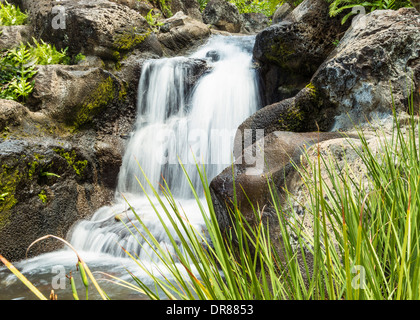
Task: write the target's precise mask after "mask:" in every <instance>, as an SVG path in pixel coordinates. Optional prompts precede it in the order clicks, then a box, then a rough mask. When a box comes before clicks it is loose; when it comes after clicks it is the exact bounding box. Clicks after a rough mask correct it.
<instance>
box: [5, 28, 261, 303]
mask: <svg viewBox="0 0 420 320" xmlns="http://www.w3.org/2000/svg"><path fill="white" fill-rule="evenodd" d="M253 42H254V38H253V37H241V38H233V37H220V36H219V37H214V38H212V39H210V41H209V42H208V43H207V44H206V45H204V46H203V47H201V48H200V49H199V50H198V51H197V52H195V53H194V54H193V55H191V56H190V57H178V58H169V59H160V60H151V61H148V62H146V63H145V65H144V66H143V69H142V74H141V77H140V83H139V99H138V117H137V122H136V126H135V130H134V132H133V134H132V136H131V138H130V141H129V143H128V145H127V149H126V152H125V155H124V158H123V164H122V166H121V169H120V174H119V179H118V187H117V190H116V197H115V205H113V206H109V207H103V208H101V209H99V210H98V211H97V212H96V213H95V214H94V215H93V217H92V218H91V219H90V220H83V221H80V222H79V223H77V224H76V225H75V226H74V227H73V228H72V230H71V232H70V233H69V236H68V239H69V242H70V243H71V244H72V245H73V246H74V247H75V248H76V249H77V250H78V251H79V253H80V255H81V256H82V257H83V258H84V259H85V260H86V261H87V263H90V264H91V265H92V266H93V268H94V269H98V270H104V271H107V272H109V271H110V270H113V272H115V273H116V274H118V275H119V276H121V275H123V277H125V278H126V279H128V278H129V277H128V274H127V273H126V272H124V270H123V269H122V267H121V266H122V265H126V266H127V267H129V269H130V271H132V272H133V273H135V274H136V276H138V277H139V278H140V279H141V280H143V281H145V282H146V283H147V278H146V275H145V274H143V273H142V272H141V271H140V270H138V268H136V267H135V265H134V264H133V261H131V260H130V259H128V258H127V255H126V253H124V251H123V250H122V249H121V247H124V248H125V249H126V250H127V251H128V252H130V253H132V254H135V255H138V257H139V259H140V261H142V263H144V264H146V265H147V264H149V265H150V266H151V268H153V267H152V265H153V260H154V259H155V258H154V257H153V256H151V255H150V252H149V251H148V250H145V249H142V246H141V245H140V244H139V242H140V243H142V244H143V243H144V240H143V239H141V237H133V236H132V235H131V233H130V231H129V230H128V229H127V228H126V227H124V225H123V224H122V223H121V222H118V221H116V220H115V216H116V215H119V216H120V217H122V219H123V221H125V222H130V220H129V219H132V220H135V219H134V217H133V214H132V212H131V210H129V207H128V205H127V204H126V202H125V201H124V199H123V198H122V197H121V195H124V197H126V199H127V200H128V202H129V203H130V205H131V206H132V207H134V208H135V211H136V213H137V214H139V216H140V217H141V219H142V221H143V222H144V223H145V224H146V226H147V228H148V229H149V230H150V231H151V232H152V234H153V235H154V237H155V238H156V239H157V240H158V241H159V242H160V244H161V245H165V246H166V247H167V248H168V250H170V251H171V250H173V248H172V246H171V244H170V242H169V239H168V237H167V236H166V233H165V231H164V229H163V227H162V225H161V223H160V222H159V220H158V218H157V217H156V213H155V212H154V210H153V208H152V206H151V204H150V203H149V200H148V199H147V198H146V197H145V196H144V194H143V193H142V191H141V188H140V185H139V181H140V183H141V184H142V185H144V186H147V182H146V179H145V177H144V176H143V174H142V172H141V170H140V168H139V166H141V168H142V169H143V170H144V172H145V174H146V175H147V177H148V179H149V180H150V182H151V183H152V185H153V187H154V188H156V189H159V184H161V183H163V178H164V179H165V181H166V183H167V184H168V185H169V187H170V189H171V191H172V193H173V194H174V196H175V197H176V200H177V202H178V203H179V204H180V206H182V208H183V209H184V212H185V214H186V215H187V216H188V219H189V220H190V222H191V223H192V224H193V225H194V226H195V227H196V228H197V229H198V230H200V229H202V228H203V226H204V224H203V219H202V216H201V212H200V210H199V209H198V207H197V203H196V201H195V200H193V198H192V193H191V191H190V187H189V185H188V183H187V180H186V179H185V175H184V173H183V172H182V168H181V166H180V165H179V163H178V161H179V160H178V159H180V161H181V162H182V163H183V164H184V165H185V168H186V170H187V172H188V175H189V176H190V179H191V181H192V182H193V185H194V187H195V188H196V189H197V190H200V189H201V182H200V179H199V175H198V172H197V170H196V168H195V161H197V162H199V163H200V164H205V166H206V172H207V178H208V181H211V179H212V178H213V177H214V176H216V175H217V174H218V173H219V172H221V171H222V170H223V169H224V168H225V167H226V166H228V165H229V164H230V163H231V161H232V149H233V137H234V135H235V131H236V128H237V127H238V126H239V125H240V124H241V122H242V121H243V120H244V119H246V118H247V117H249V116H250V115H251V114H252V113H254V112H255V111H256V110H257V109H258V108H259V106H260V105H259V104H260V101H259V94H258V85H257V81H256V76H255V72H254V70H253V68H252V59H251V56H252V54H251V52H252V47H253ZM209 52H210V53H213V54H214V53H215V52H217V56H218V58H216V59H211V58H209V57H208V56H209V54H208V53H209ZM197 59H201V60H204V61H205V63H207V65H208V67H209V70H208V71H207V72H206V73H205V74H204V75H203V76H201V78H200V79H199V80H198V81H197V83H196V84H195V86H194V87H193V88H189V87H188V85H187V83H186V81H185V80H186V79H188V77H191V76H192V70H193V69H192V68H196V67H197V64H200V63H201V64H202V63H203V62H202V61H201V62H200V61H199V60H197ZM137 179H138V180H139V181H138V180H137ZM146 190H147V191H148V192H150V188H149V187H146ZM149 194H150V193H149ZM152 201H153V202H154V203H155V204H156V205H157V203H156V199H152ZM203 204H205V201H204V200H203ZM135 225H136V227H137V228H139V229H140V230H141V228H140V225H139V224H138V223H135ZM74 262H75V258H74V254H73V253H72V252H71V251H70V250H67V249H64V250H60V251H57V252H53V253H49V254H45V255H41V256H38V257H35V258H32V259H29V260H24V261H22V262H19V263H17V264H16V267H17V268H18V269H20V270H23V272H24V274H25V273H26V274H28V275H32V276H34V275H38V277H40V276H41V275H43V276H44V277H51V276H52V274H51V267H52V266H54V265H64V266H65V267H66V270H67V269H68V268H70V266H72V264H73V265H74ZM72 268H73V267H72ZM73 269H74V268H73ZM136 270H137V271H136ZM0 276H1V278H0V299H1V298H2V293H1V291H2V290H3V289H2V288H4V287H5V286H6V290H8V289H7V288H10V290H11V291H12V289H11V287H12V285H13V283H15V281H14V280H13V277H14V276H8V277H5V270H4V269H3V270H2V269H0ZM37 279H40V278H37ZM47 282H48V281H47ZM41 283H42V281H41ZM46 285H47V284H46ZM112 290H113V289H111V291H112ZM18 292H19V291H18ZM17 294H18V293H17ZM124 294H127V293H122V295H124ZM6 295H7V294H6ZM11 298H13V297H11Z"/></svg>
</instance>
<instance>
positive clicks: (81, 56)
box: [73, 53, 86, 64]
mask: <svg viewBox="0 0 420 320" xmlns="http://www.w3.org/2000/svg"><path fill="white" fill-rule="evenodd" d="M85 59H86V56H85V55H84V54H82V53H78V54H77V55H75V56H74V58H73V64H78V63H79V62H80V61H83V60H85Z"/></svg>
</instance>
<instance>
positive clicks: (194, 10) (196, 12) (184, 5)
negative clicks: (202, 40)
mask: <svg viewBox="0 0 420 320" xmlns="http://www.w3.org/2000/svg"><path fill="white" fill-rule="evenodd" d="M170 4H171V11H172V13H174V14H175V13H176V12H179V11H182V12H184V13H185V14H186V15H188V16H190V17H191V18H193V19H195V20H198V21H200V22H203V17H202V16H201V12H200V5H199V4H198V1H197V0H171V2H170Z"/></svg>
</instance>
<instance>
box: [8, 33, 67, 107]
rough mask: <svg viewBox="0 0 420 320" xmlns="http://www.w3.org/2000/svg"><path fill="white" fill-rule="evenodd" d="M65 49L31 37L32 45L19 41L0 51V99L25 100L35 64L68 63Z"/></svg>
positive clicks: (34, 71) (30, 85)
mask: <svg viewBox="0 0 420 320" xmlns="http://www.w3.org/2000/svg"><path fill="white" fill-rule="evenodd" d="M66 51H67V49H65V50H61V51H58V50H57V49H56V48H55V47H54V46H52V45H51V44H48V43H45V42H44V41H42V40H41V43H39V42H38V41H37V40H36V39H33V45H31V44H26V45H25V44H23V43H21V44H20V45H19V46H18V47H16V48H13V49H10V50H7V51H4V52H2V53H0V88H1V91H0V99H8V100H25V99H26V98H27V97H28V95H29V94H30V93H31V92H32V90H33V87H34V82H33V81H31V78H32V77H33V76H34V75H35V74H36V72H37V70H36V69H35V68H36V65H46V64H68V63H69V61H70V58H69V57H68V56H67V55H66Z"/></svg>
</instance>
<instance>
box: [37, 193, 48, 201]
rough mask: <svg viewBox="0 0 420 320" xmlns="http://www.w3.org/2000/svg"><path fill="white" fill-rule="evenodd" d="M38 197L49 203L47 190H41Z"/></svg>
mask: <svg viewBox="0 0 420 320" xmlns="http://www.w3.org/2000/svg"><path fill="white" fill-rule="evenodd" d="M38 198H39V200H41V202H42V203H44V204H45V203H47V195H46V194H45V190H41V192H40V193H38Z"/></svg>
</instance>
